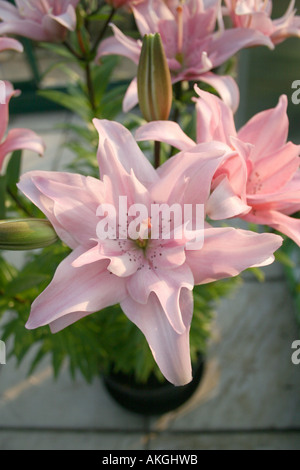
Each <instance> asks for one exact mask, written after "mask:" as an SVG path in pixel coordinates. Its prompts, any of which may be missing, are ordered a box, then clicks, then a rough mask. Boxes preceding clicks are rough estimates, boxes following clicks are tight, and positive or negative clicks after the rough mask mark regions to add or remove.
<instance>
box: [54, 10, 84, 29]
mask: <svg viewBox="0 0 300 470" xmlns="http://www.w3.org/2000/svg"><path fill="white" fill-rule="evenodd" d="M49 16H50V18H52V19H53V20H54V21H57V23H59V24H60V25H61V26H63V27H64V28H66V29H68V30H69V31H74V30H75V28H76V22H77V19H76V12H75V10H74V7H73V6H72V5H69V6H68V7H67V10H66V11H65V12H63V13H62V14H61V15H58V16H56V15H49Z"/></svg>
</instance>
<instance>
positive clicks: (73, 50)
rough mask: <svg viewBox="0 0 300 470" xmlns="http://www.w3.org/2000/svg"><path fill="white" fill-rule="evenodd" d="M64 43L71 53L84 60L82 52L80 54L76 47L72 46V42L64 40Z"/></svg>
mask: <svg viewBox="0 0 300 470" xmlns="http://www.w3.org/2000/svg"><path fill="white" fill-rule="evenodd" d="M63 45H64V46H65V47H66V49H68V51H69V52H71V54H72V55H73V56H74V57H76V59H78V60H83V57H82V56H81V55H80V54H78V52H77V51H75V49H74V48H73V47H72V46H71V44H69V43H68V42H67V41H64V42H63Z"/></svg>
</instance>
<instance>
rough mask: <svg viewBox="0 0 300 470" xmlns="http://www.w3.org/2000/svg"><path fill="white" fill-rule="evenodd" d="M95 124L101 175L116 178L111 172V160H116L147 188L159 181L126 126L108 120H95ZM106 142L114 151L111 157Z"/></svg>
mask: <svg viewBox="0 0 300 470" xmlns="http://www.w3.org/2000/svg"><path fill="white" fill-rule="evenodd" d="M93 122H94V126H95V128H96V129H97V131H98V133H99V137H100V141H99V148H98V161H99V167H100V174H101V175H108V176H110V177H112V179H113V178H114V177H115V174H113V173H112V170H111V169H112V162H111V160H115V161H119V162H120V164H121V165H122V166H123V168H124V169H125V171H126V172H127V173H128V174H131V170H133V172H134V174H135V176H136V177H137V178H138V179H139V181H140V182H141V183H142V184H143V185H145V186H146V187H147V186H149V185H150V184H152V183H154V182H155V181H157V180H158V176H157V174H156V171H155V169H154V168H153V166H152V165H151V163H150V162H149V160H147V158H146V157H145V155H144V154H143V153H142V151H141V150H140V148H139V146H138V145H137V143H136V141H135V140H134V138H133V136H132V134H131V133H130V132H129V131H128V130H127V129H126V128H125V127H124V126H122V125H121V124H119V123H117V122H111V121H107V120H98V119H94V121H93ZM105 141H109V143H110V148H111V150H112V152H111V153H110V155H109V157H108V155H107V152H106V149H105Z"/></svg>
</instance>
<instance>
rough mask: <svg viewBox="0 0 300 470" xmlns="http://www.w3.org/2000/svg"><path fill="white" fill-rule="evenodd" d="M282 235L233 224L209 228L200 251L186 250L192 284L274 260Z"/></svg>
mask: <svg viewBox="0 0 300 470" xmlns="http://www.w3.org/2000/svg"><path fill="white" fill-rule="evenodd" d="M282 242H283V240H282V238H281V237H279V236H278V235H273V234H269V233H264V234H257V233H254V232H251V231H248V230H239V229H234V228H231V227H230V228H208V229H206V230H205V231H204V245H203V248H202V249H201V250H199V251H196V250H191V251H187V252H186V260H187V263H188V264H189V266H190V268H191V270H192V272H193V275H194V278H195V284H204V283H207V282H213V281H216V280H218V279H225V278H227V277H232V276H237V275H238V274H240V273H241V272H242V271H244V270H245V269H248V268H251V267H258V266H266V265H268V264H271V263H272V262H273V261H274V257H273V253H274V252H275V251H276V250H278V248H280V246H281V245H282Z"/></svg>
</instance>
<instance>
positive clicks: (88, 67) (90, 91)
mask: <svg viewBox="0 0 300 470" xmlns="http://www.w3.org/2000/svg"><path fill="white" fill-rule="evenodd" d="M85 76H86V85H87V89H88V94H89V100H90V104H91V108H92V111H93V112H94V113H95V112H96V109H97V106H96V99H95V90H94V84H93V79H92V73H91V64H90V62H87V63H86V65H85Z"/></svg>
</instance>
